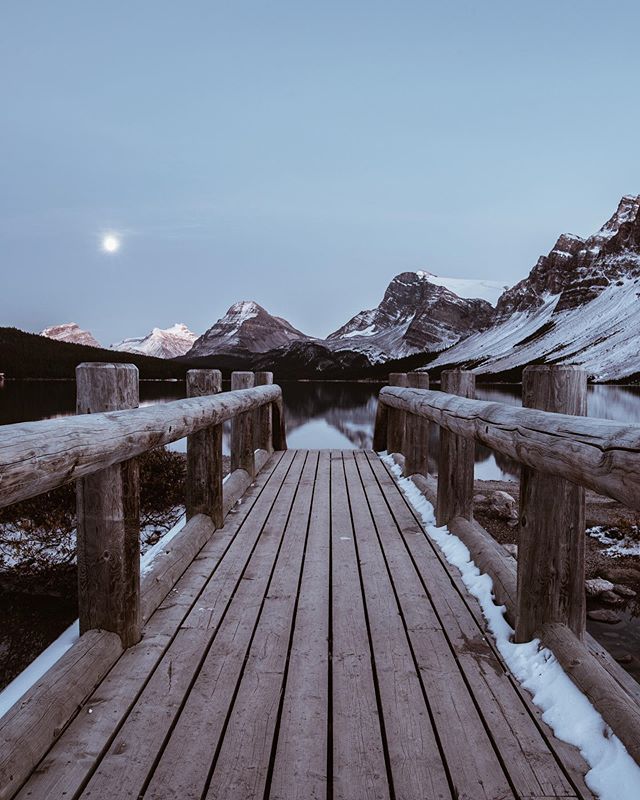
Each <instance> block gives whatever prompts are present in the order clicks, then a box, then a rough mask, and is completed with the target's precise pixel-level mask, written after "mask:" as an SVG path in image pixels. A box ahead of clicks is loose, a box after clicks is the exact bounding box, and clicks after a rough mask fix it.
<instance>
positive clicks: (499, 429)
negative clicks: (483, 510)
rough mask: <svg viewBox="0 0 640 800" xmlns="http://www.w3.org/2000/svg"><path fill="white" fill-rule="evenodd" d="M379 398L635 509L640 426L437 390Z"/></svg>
mask: <svg viewBox="0 0 640 800" xmlns="http://www.w3.org/2000/svg"><path fill="white" fill-rule="evenodd" d="M379 400H380V401H381V402H383V403H385V405H388V406H389V407H390V408H399V409H402V410H404V411H410V412H412V413H414V414H418V415H420V416H423V417H425V418H426V419H429V420H431V421H432V422H435V423H437V424H438V425H440V426H441V427H443V428H445V429H446V430H448V431H451V432H452V433H456V434H458V435H460V436H468V437H471V438H473V439H475V440H476V441H477V442H480V443H481V444H484V445H486V446H487V447H489V448H491V449H492V450H496V451H497V452H499V453H502V454H503V455H506V456H508V457H509V458H512V459H514V460H515V461H519V462H520V463H521V464H525V465H526V466H528V467H532V468H533V469H537V470H540V471H541V472H548V473H550V474H551V475H559V476H561V477H563V478H566V479H567V480H570V481H571V482H572V483H578V484H580V485H583V486H585V487H586V488H588V489H593V491H595V492H598V493H599V494H604V495H607V496H608V497H613V498H614V499H616V500H619V501H620V502H621V503H623V504H624V505H626V506H629V507H630V508H637V509H640V493H639V492H638V491H637V487H638V485H640V425H638V424H633V425H632V424H625V423H620V422H614V421H613V420H606V419H594V418H591V417H574V416H570V415H567V414H550V413H547V412H544V411H534V410H533V409H529V408H517V407H515V406H508V405H505V404H504V403H495V402H487V401H484V400H466V399H464V398H462V397H454V396H452V395H445V394H443V393H442V392H435V391H431V390H428V391H420V392H418V391H417V390H415V389H398V388H394V387H390V386H389V387H384V388H383V389H381V390H380V396H379Z"/></svg>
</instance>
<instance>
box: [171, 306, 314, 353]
mask: <svg viewBox="0 0 640 800" xmlns="http://www.w3.org/2000/svg"><path fill="white" fill-rule="evenodd" d="M308 339H309V337H307V336H305V334H304V333H302V332H301V331H299V330H297V329H296V328H294V327H293V325H291V324H290V323H288V322H287V321H286V320H285V319H282V318H281V317H274V316H272V315H271V314H269V312H268V311H265V309H264V308H263V307H262V306H260V305H258V303H254V302H253V301H249V300H243V301H241V302H239V303H234V304H233V305H232V306H231V308H230V309H229V310H228V311H227V313H226V314H225V315H224V316H223V317H221V318H220V319H219V320H218V321H217V322H216V323H215V324H214V325H212V327H211V328H209V330H208V331H206V333H203V334H202V336H200V337H199V338H198V339H196V341H195V342H194V344H193V347H192V348H191V350H189V352H188V353H187V357H188V358H193V357H196V358H202V357H205V356H206V357H208V356H214V355H223V356H229V355H231V356H237V357H246V356H249V355H252V354H257V353H266V352H268V351H270V350H274V349H276V348H278V347H282V346H283V345H287V344H289V343H290V342H295V341H300V340H308Z"/></svg>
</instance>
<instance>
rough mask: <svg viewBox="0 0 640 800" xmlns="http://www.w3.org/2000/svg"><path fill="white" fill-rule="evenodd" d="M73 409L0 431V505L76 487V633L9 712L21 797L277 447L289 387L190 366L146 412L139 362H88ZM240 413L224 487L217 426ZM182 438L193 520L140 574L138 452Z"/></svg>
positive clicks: (1, 753)
mask: <svg viewBox="0 0 640 800" xmlns="http://www.w3.org/2000/svg"><path fill="white" fill-rule="evenodd" d="M76 375H77V411H78V415H77V416H74V417H65V418H63V419H55V420H46V421H40V422H25V423H19V424H16V425H4V426H2V427H0V507H2V506H7V505H10V504H11V503H15V502H17V501H19V500H24V499H26V498H29V497H35V496H37V495H39V494H41V493H43V492H46V491H49V490H51V489H55V488H57V487H58V486H62V485H63V484H65V483H69V482H70V481H74V480H75V481H77V498H78V502H77V509H78V527H77V548H78V610H79V617H80V632H81V634H83V635H81V636H80V639H79V641H78V642H77V643H76V644H75V645H74V646H73V647H71V649H70V650H68V651H67V652H66V653H65V654H64V655H63V656H62V657H61V658H60V659H59V660H58V661H57V662H56V663H55V664H54V665H53V666H52V667H51V668H50V669H49V670H48V671H47V673H46V674H45V675H44V676H43V677H42V678H41V679H40V680H39V681H38V682H37V683H35V684H34V685H33V686H32V687H31V688H30V689H29V690H28V691H27V692H26V693H25V694H24V695H23V696H22V697H21V698H20V700H19V701H18V702H17V703H15V705H14V706H13V707H12V708H11V709H9V711H8V712H7V713H6V714H5V715H4V716H3V717H2V719H1V720H0V742H1V743H2V747H1V748H0V798H1V800H4V799H5V798H9V797H12V796H13V794H14V793H15V791H17V789H18V788H19V787H20V785H21V784H22V782H23V781H24V780H25V779H26V777H27V776H28V775H29V774H30V772H31V770H33V769H34V768H35V766H36V764H38V762H39V761H40V759H41V758H42V757H43V756H44V754H45V753H46V752H47V750H48V748H49V747H50V746H51V744H52V743H53V742H54V741H55V740H56V739H57V738H58V736H59V735H60V733H61V731H63V730H64V728H65V727H66V725H67V724H68V723H69V721H70V720H71V719H72V718H73V717H74V716H75V715H76V714H77V713H78V710H79V709H80V708H81V707H82V704H83V703H84V702H85V700H86V698H87V697H89V696H90V694H91V693H92V691H93V690H94V689H95V687H96V686H97V685H98V684H99V683H100V681H101V680H102V679H103V678H104V677H105V675H106V674H107V673H108V672H109V670H110V669H111V667H112V666H113V665H114V664H115V663H116V661H117V660H118V658H119V657H120V656H121V655H122V653H123V650H124V648H126V647H129V646H131V645H133V644H135V643H136V642H138V641H139V640H140V638H141V632H142V627H143V625H144V623H145V622H146V620H147V619H148V618H149V617H150V616H151V614H152V613H153V612H154V611H155V609H156V608H157V607H158V606H159V605H160V603H161V602H162V601H163V599H164V598H165V597H166V596H167V595H168V593H169V592H170V591H171V589H172V588H173V586H174V585H175V583H176V581H177V580H178V579H179V578H180V576H181V575H182V574H183V572H184V571H185V569H186V568H187V567H188V566H189V564H190V563H191V562H192V561H193V559H194V558H195V557H196V556H197V554H198V552H199V551H200V550H201V549H202V547H203V546H204V545H205V544H206V542H207V541H208V540H209V539H210V538H211V536H212V535H213V533H214V532H215V530H216V529H217V528H220V527H222V525H223V523H224V517H225V514H226V513H228V512H229V511H230V510H231V508H233V506H234V505H235V504H236V502H237V501H238V499H239V498H240V497H241V496H242V495H243V494H244V492H245V491H246V489H247V488H248V487H249V486H250V485H251V483H252V482H253V480H254V477H255V475H256V474H257V473H258V472H259V470H260V469H261V468H262V466H264V464H265V462H266V461H267V460H268V458H269V456H270V455H271V453H272V452H273V451H274V450H285V449H286V447H287V445H286V438H285V430H284V417H283V404H282V391H281V389H280V387H279V386H275V385H273V376H272V374H271V373H270V372H258V373H256V374H255V375H254V374H253V373H250V372H236V373H233V374H232V376H231V391H229V392H221V388H222V379H221V378H222V376H221V373H220V372H219V371H218V370H190V371H189V372H188V373H187V395H188V397H187V399H186V400H177V401H174V402H170V403H162V404H158V405H154V406H148V407H145V408H137V406H138V370H137V368H136V367H135V366H132V365H129V364H81V365H80V366H79V367H78V368H77V371H76ZM229 420H230V421H231V470H232V471H231V473H230V474H229V475H228V476H227V478H226V479H225V480H224V482H223V477H222V475H223V467H222V463H223V462H222V425H223V423H225V422H227V421H229ZM185 436H186V437H187V478H186V511H187V522H186V524H185V526H184V527H183V528H182V530H180V532H179V533H178V534H177V535H176V536H175V537H174V539H172V541H171V542H170V543H169V544H167V545H165V546H164V547H163V549H162V552H161V553H159V554H158V555H157V557H156V558H155V559H154V560H153V562H152V565H151V569H150V570H149V571H148V572H146V573H145V574H144V575H143V576H141V574H140V542H139V529H140V521H139V505H140V504H139V476H138V466H137V463H136V457H137V456H139V455H141V454H142V453H144V452H145V451H147V450H150V449H151V448H153V447H158V446H160V445H165V444H169V443H170V442H174V441H176V440H177V439H181V438H182V437H185Z"/></svg>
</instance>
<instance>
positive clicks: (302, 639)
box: [268, 450, 331, 800]
mask: <svg viewBox="0 0 640 800" xmlns="http://www.w3.org/2000/svg"><path fill="white" fill-rule="evenodd" d="M330 464H331V462H330V456H329V452H328V451H326V450H323V451H321V452H320V454H319V462H318V472H317V475H316V479H315V488H314V492H313V502H312V506H311V518H310V521H309V534H308V539H307V548H306V551H305V558H304V569H303V573H302V580H301V583H300V591H299V595H298V596H299V600H298V609H297V613H296V620H295V628H294V633H293V640H292V643H291V652H290V654H289V671H288V674H287V683H286V689H285V693H284V698H283V705H282V714H281V718H280V728H279V732H278V742H277V748H276V753H275V758H274V765H273V775H272V779H271V787H270V791H269V793H268V797H269V799H270V800H320V799H321V798H323V799H324V798H326V797H327V749H328V742H327V736H326V733H327V732H328V729H329V587H330V575H329V564H330V560H329V528H330V509H331V497H330V492H329V472H330Z"/></svg>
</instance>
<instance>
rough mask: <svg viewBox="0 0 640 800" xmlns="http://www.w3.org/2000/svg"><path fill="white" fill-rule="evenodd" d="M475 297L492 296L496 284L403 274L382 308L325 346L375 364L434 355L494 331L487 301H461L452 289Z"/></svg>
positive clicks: (339, 332) (363, 314) (358, 318)
mask: <svg viewBox="0 0 640 800" xmlns="http://www.w3.org/2000/svg"><path fill="white" fill-rule="evenodd" d="M447 284H448V285H451V286H452V287H453V286H457V288H458V289H459V290H460V291H461V292H465V293H467V294H470V295H473V293H474V292H475V291H476V290H477V292H478V293H479V294H482V293H484V294H485V295H487V294H489V295H491V296H492V299H493V300H494V302H495V299H496V294H497V288H496V286H493V285H491V284H492V282H491V281H477V282H476V281H466V280H462V279H449V278H437V277H436V276H434V275H431V274H430V273H428V272H424V271H419V272H403V273H401V274H400V275H396V277H395V278H394V279H393V280H392V281H391V283H390V284H389V285H388V287H387V289H386V291H385V293H384V297H383V298H382V301H381V302H380V304H379V305H378V306H377V307H376V308H374V309H369V310H367V311H361V312H359V313H358V314H356V315H355V316H354V317H352V319H350V320H349V321H348V322H347V323H346V324H345V325H343V326H342V327H341V328H339V329H338V330H337V331H334V332H333V333H331V334H329V336H328V337H327V339H326V341H325V344H326V345H327V346H329V347H331V349H332V350H335V351H339V350H346V349H348V350H352V351H355V352H359V353H362V354H364V355H366V356H367V358H368V359H369V360H370V362H371V363H372V364H375V363H381V362H383V361H386V360H389V359H391V358H402V357H404V356H408V355H412V354H413V353H419V352H425V353H433V352H438V351H440V350H443V349H444V348H446V347H450V346H451V345H453V344H455V343H456V342H458V341H460V339H461V338H464V337H466V336H468V335H469V334H470V333H474V332H475V331H478V330H483V329H485V328H486V327H488V326H489V325H490V324H491V322H492V320H493V317H494V309H493V308H492V306H491V304H490V303H489V302H488V301H487V300H484V299H479V298H473V297H471V298H468V297H461V296H459V295H458V294H456V293H455V292H454V291H453V290H452V289H449V288H448V285H447Z"/></svg>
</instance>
